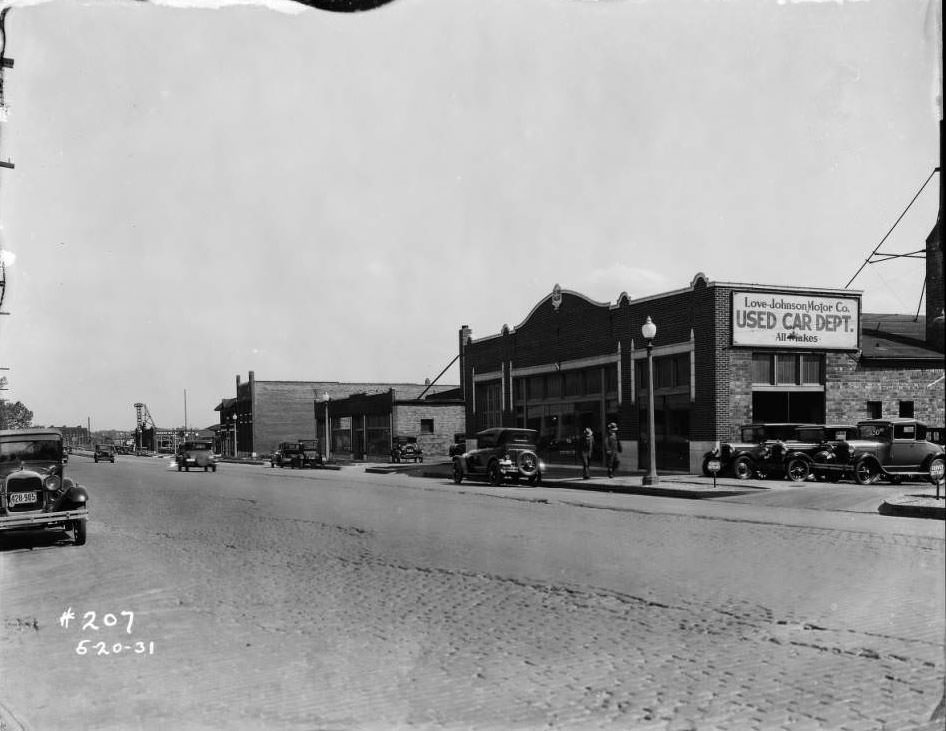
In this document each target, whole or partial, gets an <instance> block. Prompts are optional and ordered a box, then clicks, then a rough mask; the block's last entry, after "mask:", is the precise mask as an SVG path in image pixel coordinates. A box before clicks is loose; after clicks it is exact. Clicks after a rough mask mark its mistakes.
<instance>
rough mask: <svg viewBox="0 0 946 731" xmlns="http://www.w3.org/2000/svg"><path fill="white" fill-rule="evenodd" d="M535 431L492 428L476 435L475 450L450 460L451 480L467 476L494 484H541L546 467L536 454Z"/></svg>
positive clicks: (461, 479) (459, 481) (457, 481)
mask: <svg viewBox="0 0 946 731" xmlns="http://www.w3.org/2000/svg"><path fill="white" fill-rule="evenodd" d="M537 440H538V432H536V431H535V430H534V429H511V428H494V429H486V430H484V431H481V432H479V433H477V435H476V445H477V446H476V449H473V450H470V451H468V452H464V453H463V454H459V455H456V456H455V457H454V458H453V481H454V482H455V483H457V484H458V485H459V484H460V483H461V482H462V481H463V479H464V478H467V477H479V478H484V477H485V478H486V479H487V480H489V481H490V483H491V484H493V485H501V484H503V483H504V482H506V481H507V480H512V481H514V482H519V481H520V480H525V481H526V482H528V483H529V484H530V485H539V484H541V482H542V472H543V471H544V470H545V465H544V464H543V463H542V461H541V460H540V459H539V455H538V452H537V451H536V441H537Z"/></svg>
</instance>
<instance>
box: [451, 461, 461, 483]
mask: <svg viewBox="0 0 946 731" xmlns="http://www.w3.org/2000/svg"><path fill="white" fill-rule="evenodd" d="M453 481H454V483H455V484H457V485H459V484H460V483H461V482H463V468H462V467H461V466H460V463H459V462H454V463H453Z"/></svg>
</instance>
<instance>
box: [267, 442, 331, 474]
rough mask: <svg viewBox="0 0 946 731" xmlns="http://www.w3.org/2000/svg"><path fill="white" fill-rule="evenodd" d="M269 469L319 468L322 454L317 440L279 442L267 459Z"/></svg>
mask: <svg viewBox="0 0 946 731" xmlns="http://www.w3.org/2000/svg"><path fill="white" fill-rule="evenodd" d="M269 465H270V467H287V466H288V467H292V468H295V469H302V468H304V467H321V466H322V452H321V450H320V449H319V440H318V439H297V440H296V441H294V442H280V443H279V446H278V447H277V448H276V450H275V451H274V452H273V453H272V455H271V456H270V458H269Z"/></svg>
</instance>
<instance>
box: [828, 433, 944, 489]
mask: <svg viewBox="0 0 946 731" xmlns="http://www.w3.org/2000/svg"><path fill="white" fill-rule="evenodd" d="M944 464H946V456H944V453H943V447H942V446H941V445H939V444H934V443H933V442H931V441H929V440H928V439H927V432H926V425H925V424H923V423H921V422H919V421H916V420H915V419H870V420H868V421H861V422H858V424H857V433H856V434H855V435H854V438H853V439H850V440H846V441H842V442H840V443H838V444H837V445H835V447H834V448H833V449H832V450H830V451H826V452H824V453H822V454H819V458H818V460H816V461H815V463H814V466H813V468H814V470H815V471H816V473H824V474H826V475H830V476H831V477H830V478H829V479H834V478H835V476H836V479H840V478H841V477H848V476H849V477H853V478H854V481H855V482H857V484H859V485H870V484H873V483H874V482H877V480H880V479H883V480H887V481H889V482H892V483H894V484H898V483H899V482H901V481H902V480H903V479H904V478H911V479H925V480H929V481H930V482H933V483H937V482H942V480H943V473H944Z"/></svg>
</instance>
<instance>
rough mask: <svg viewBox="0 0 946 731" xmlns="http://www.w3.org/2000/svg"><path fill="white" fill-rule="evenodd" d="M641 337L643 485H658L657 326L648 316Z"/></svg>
mask: <svg viewBox="0 0 946 731" xmlns="http://www.w3.org/2000/svg"><path fill="white" fill-rule="evenodd" d="M641 335H643V336H644V340H646V341H647V427H648V432H647V443H648V444H649V445H650V469H649V470H648V472H647V474H646V475H644V479H643V484H644V485H658V484H660V478H659V477H658V476H657V440H656V438H655V437H656V435H655V434H654V338H655V337H656V336H657V326H656V325H655V324H654V322H653V320H651V319H650V315H648V316H647V322H645V323H644V325H643V327H641Z"/></svg>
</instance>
